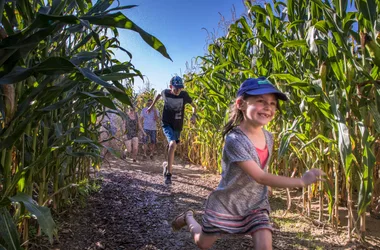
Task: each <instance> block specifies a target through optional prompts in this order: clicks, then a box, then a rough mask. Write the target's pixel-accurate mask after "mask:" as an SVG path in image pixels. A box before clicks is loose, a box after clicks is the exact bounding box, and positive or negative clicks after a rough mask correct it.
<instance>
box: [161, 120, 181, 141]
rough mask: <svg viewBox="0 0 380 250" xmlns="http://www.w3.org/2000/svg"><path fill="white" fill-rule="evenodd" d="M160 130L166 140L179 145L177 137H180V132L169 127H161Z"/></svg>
mask: <svg viewBox="0 0 380 250" xmlns="http://www.w3.org/2000/svg"><path fill="white" fill-rule="evenodd" d="M162 130H163V131H164V134H165V136H166V139H167V140H168V142H169V143H170V142H171V141H175V142H176V143H179V141H180V140H179V137H180V136H181V131H180V130H174V129H173V128H172V127H171V126H170V125H166V124H165V125H162Z"/></svg>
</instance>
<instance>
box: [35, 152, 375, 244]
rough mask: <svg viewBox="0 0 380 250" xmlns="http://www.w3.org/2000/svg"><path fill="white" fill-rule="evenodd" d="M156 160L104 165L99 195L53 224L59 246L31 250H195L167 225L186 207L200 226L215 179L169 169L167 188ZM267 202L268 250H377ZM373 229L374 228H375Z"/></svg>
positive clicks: (277, 201) (190, 169)
mask: <svg viewBox="0 0 380 250" xmlns="http://www.w3.org/2000/svg"><path fill="white" fill-rule="evenodd" d="M157 158H158V159H154V160H146V161H138V162H137V163H133V162H132V161H131V160H129V159H127V160H120V159H116V158H112V157H111V158H110V159H108V162H105V163H104V166H103V168H102V171H101V172H100V173H99V177H100V179H101V181H100V183H101V184H100V185H101V188H100V190H99V192H97V193H94V194H92V195H91V196H89V197H88V200H87V201H86V205H85V207H82V206H79V205H76V206H74V207H73V208H71V209H70V210H68V211H67V212H66V213H65V214H62V215H61V216H59V218H57V223H58V225H59V242H58V241H56V242H55V243H54V245H53V246H51V245H50V244H48V243H47V244H41V243H40V244H36V245H34V246H33V247H32V249H46V248H48V249H55V250H58V249H60V250H63V249H70V250H73V249H81V250H83V249H87V250H95V249H115V250H117V249H120V250H121V249H131V250H132V249H133V250H136V249H181V250H187V249H189V250H190V249H197V248H196V246H195V244H194V243H193V242H192V240H191V238H190V234H189V233H188V232H187V230H185V229H182V230H181V231H180V232H172V231H171V227H170V221H171V219H172V218H173V217H174V216H175V215H177V214H179V213H180V212H182V211H184V210H185V209H186V208H188V207H191V208H192V209H194V210H195V211H196V212H197V215H196V217H197V219H198V221H200V220H201V213H202V209H203V203H204V201H205V200H206V198H207V195H208V194H209V193H210V192H211V191H212V190H213V189H214V188H215V187H216V186H217V185H218V182H219V178H220V176H219V175H215V174H210V173H207V172H205V171H203V170H202V169H201V168H199V167H197V166H194V165H191V164H188V163H181V164H178V165H175V166H174V171H173V184H172V185H171V186H167V185H165V184H164V183H163V177H162V162H163V160H164V159H163V157H162V156H160V157H157ZM275 194H279V192H276V193H275ZM282 197H285V196H284V195H282ZM270 202H271V206H272V210H273V211H272V219H273V221H274V226H275V228H276V230H275V232H274V235H273V247H274V249H377V247H376V245H377V246H380V237H376V236H374V237H372V240H370V241H369V244H368V245H367V247H366V248H364V247H363V246H362V245H360V244H358V243H356V244H354V243H349V244H347V243H346V242H345V240H344V236H345V230H343V229H342V230H341V232H339V233H336V232H335V231H333V230H332V229H331V228H330V227H329V226H328V225H324V226H319V227H318V226H315V225H313V223H312V222H311V221H310V220H308V219H306V218H304V217H302V216H301V215H300V214H299V213H297V211H293V212H289V213H287V215H286V216H283V212H284V209H285V208H286V201H285V200H283V199H282V198H280V197H279V196H278V195H277V197H276V196H275V197H273V198H270ZM295 203H296V202H295ZM376 227H377V228H380V223H378V225H377V226H376V225H374V228H376ZM370 239H371V238H370ZM43 246H44V247H43ZM212 249H228V250H230V249H236V250H238V249H239V250H240V249H253V245H252V242H251V240H250V238H249V237H240V238H229V239H221V240H218V241H217V243H216V244H215V245H214V247H213V248H212Z"/></svg>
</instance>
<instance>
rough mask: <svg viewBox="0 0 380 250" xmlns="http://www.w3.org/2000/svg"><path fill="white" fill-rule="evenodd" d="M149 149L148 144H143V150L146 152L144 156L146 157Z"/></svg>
mask: <svg viewBox="0 0 380 250" xmlns="http://www.w3.org/2000/svg"><path fill="white" fill-rule="evenodd" d="M147 148H148V144H145V143H144V144H143V150H144V156H145V157H146V151H147Z"/></svg>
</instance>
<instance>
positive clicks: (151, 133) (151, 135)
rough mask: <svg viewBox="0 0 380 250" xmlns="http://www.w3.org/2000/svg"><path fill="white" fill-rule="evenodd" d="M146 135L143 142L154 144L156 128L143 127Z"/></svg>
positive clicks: (155, 141)
mask: <svg viewBox="0 0 380 250" xmlns="http://www.w3.org/2000/svg"><path fill="white" fill-rule="evenodd" d="M144 132H145V134H146V136H144V138H143V143H144V144H148V143H151V144H156V143H157V130H149V129H144Z"/></svg>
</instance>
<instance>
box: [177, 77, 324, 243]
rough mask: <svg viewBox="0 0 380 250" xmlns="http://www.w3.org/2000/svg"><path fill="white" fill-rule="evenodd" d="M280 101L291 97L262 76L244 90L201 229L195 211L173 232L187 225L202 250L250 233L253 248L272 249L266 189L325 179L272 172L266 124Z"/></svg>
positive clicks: (229, 124)
mask: <svg viewBox="0 0 380 250" xmlns="http://www.w3.org/2000/svg"><path fill="white" fill-rule="evenodd" d="M278 100H282V101H286V100H288V98H287V97H286V95H285V94H283V93H281V92H280V91H279V90H278V89H276V88H275V87H274V86H273V85H272V84H271V83H270V82H269V81H268V80H267V79H266V78H264V77H260V78H250V79H248V80H246V81H244V82H243V84H242V85H241V86H240V88H239V91H238V94H237V99H236V101H235V103H234V104H233V105H232V107H231V110H230V118H229V121H228V122H227V124H226V125H225V127H224V131H223V137H224V138H225V144H224V148H223V156H222V178H221V180H220V183H219V185H218V187H217V188H216V190H214V191H213V192H212V193H211V194H210V195H209V197H208V199H207V201H206V205H205V206H206V207H205V211H204V215H203V219H202V225H200V224H199V223H198V222H197V221H196V220H195V219H194V211H193V210H191V209H189V210H187V211H185V212H183V213H182V214H180V215H178V216H177V217H175V219H174V220H173V222H172V229H173V230H174V231H177V230H179V229H181V228H182V227H184V226H186V225H187V226H188V229H189V231H190V232H191V234H192V237H193V239H194V241H195V243H196V244H197V246H198V247H199V248H201V249H208V248H210V247H211V246H212V245H213V244H214V242H215V241H216V240H217V239H218V238H220V237H222V236H225V235H231V234H232V235H251V236H252V239H253V242H254V245H255V249H272V226H271V224H270V219H269V211H270V206H269V202H268V186H272V187H280V188H294V187H305V186H307V185H310V184H312V183H315V182H317V181H318V180H320V177H321V176H322V175H324V173H323V171H321V170H319V169H311V170H309V171H307V172H306V173H305V174H304V175H303V176H302V178H289V177H283V176H277V175H273V174H270V173H268V163H269V159H270V157H271V155H272V153H273V152H272V149H273V136H272V134H271V133H269V132H268V131H266V130H265V129H264V128H263V126H264V125H267V124H268V123H269V122H270V121H271V120H272V119H273V118H274V115H275V113H276V111H277V110H278V106H279V105H278Z"/></svg>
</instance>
